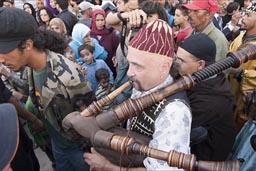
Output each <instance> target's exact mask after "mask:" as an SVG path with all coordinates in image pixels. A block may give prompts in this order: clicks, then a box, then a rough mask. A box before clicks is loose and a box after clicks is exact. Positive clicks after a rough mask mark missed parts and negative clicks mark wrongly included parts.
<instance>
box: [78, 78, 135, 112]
mask: <svg viewBox="0 0 256 171" xmlns="http://www.w3.org/2000/svg"><path fill="white" fill-rule="evenodd" d="M129 86H131V82H130V81H128V82H126V83H124V84H123V85H122V86H120V87H119V88H117V89H116V90H115V91H113V92H111V93H110V94H109V95H107V96H106V97H104V98H102V99H100V100H98V101H94V102H92V103H91V104H90V105H89V106H88V107H87V108H86V109H84V110H83V111H82V112H81V115H82V116H94V115H97V114H99V113H100V112H102V108H103V107H104V105H106V104H107V103H108V102H110V101H111V100H113V99H114V98H115V97H116V96H118V95H119V94H120V93H121V92H122V91H124V90H125V89H127V88H128V87H129Z"/></svg>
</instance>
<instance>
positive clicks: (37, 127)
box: [8, 96, 44, 131]
mask: <svg viewBox="0 0 256 171" xmlns="http://www.w3.org/2000/svg"><path fill="white" fill-rule="evenodd" d="M8 102H9V103H11V104H13V105H14V106H15V108H16V110H17V113H18V116H19V117H21V118H22V119H25V120H27V121H28V122H30V123H31V125H32V129H33V130H34V131H41V130H43V128H44V125H43V123H42V122H41V121H40V120H39V119H38V118H37V117H36V116H35V115H33V114H32V113H30V112H29V111H27V110H26V109H24V108H23V107H21V106H20V104H19V103H18V102H17V101H16V99H14V97H12V96H11V97H10V98H9V100H8Z"/></svg>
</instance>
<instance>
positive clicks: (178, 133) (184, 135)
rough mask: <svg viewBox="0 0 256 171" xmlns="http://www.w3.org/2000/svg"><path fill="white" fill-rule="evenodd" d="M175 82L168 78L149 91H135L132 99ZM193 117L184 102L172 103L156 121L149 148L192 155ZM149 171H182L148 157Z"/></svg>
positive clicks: (145, 162) (146, 161)
mask: <svg viewBox="0 0 256 171" xmlns="http://www.w3.org/2000/svg"><path fill="white" fill-rule="evenodd" d="M172 82H173V79H172V77H168V78H167V79H166V80H165V82H164V83H162V84H161V85H159V86H157V87H155V88H153V89H151V90H149V91H147V92H139V91H137V90H135V89H133V94H132V98H137V97H139V96H142V94H143V96H144V95H147V94H149V93H151V92H154V91H156V90H157V89H160V88H162V87H164V86H166V85H167V84H170V83H172ZM191 122H192V115H191V112H190V109H189V107H188V106H187V105H185V104H184V103H183V102H182V101H173V102H170V103H169V104H168V105H167V106H166V107H165V109H163V110H162V111H161V113H160V114H159V116H158V118H157V119H156V121H155V125H154V126H155V131H154V133H153V139H152V140H151V141H150V143H149V146H150V147H153V148H157V149H160V150H163V151H167V152H168V151H170V150H176V151H178V152H182V153H186V154H190V146H189V144H190V130H191ZM144 165H145V167H146V168H147V170H152V171H156V170H165V171H166V170H172V171H173V170H181V169H177V168H174V167H170V166H168V164H167V162H165V161H162V160H157V159H153V158H150V157H147V158H146V159H145V160H144Z"/></svg>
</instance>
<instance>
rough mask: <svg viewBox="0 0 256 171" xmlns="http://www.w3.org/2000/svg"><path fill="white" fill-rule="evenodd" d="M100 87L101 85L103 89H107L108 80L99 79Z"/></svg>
mask: <svg viewBox="0 0 256 171" xmlns="http://www.w3.org/2000/svg"><path fill="white" fill-rule="evenodd" d="M100 85H101V86H102V87H103V88H108V85H109V78H105V79H101V80H100Z"/></svg>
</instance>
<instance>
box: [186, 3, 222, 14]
mask: <svg viewBox="0 0 256 171" xmlns="http://www.w3.org/2000/svg"><path fill="white" fill-rule="evenodd" d="M182 8H186V9H189V10H207V11H209V12H210V13H213V14H214V13H216V12H217V11H218V1H217V0H193V1H192V3H191V4H186V5H182Z"/></svg>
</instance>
